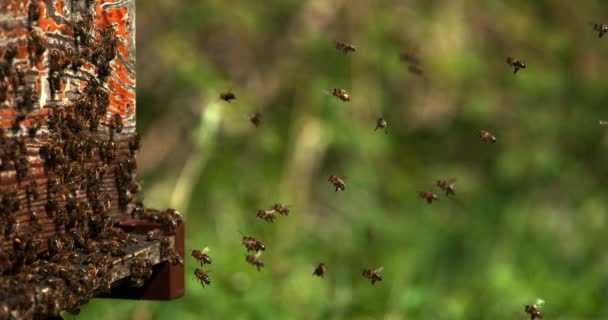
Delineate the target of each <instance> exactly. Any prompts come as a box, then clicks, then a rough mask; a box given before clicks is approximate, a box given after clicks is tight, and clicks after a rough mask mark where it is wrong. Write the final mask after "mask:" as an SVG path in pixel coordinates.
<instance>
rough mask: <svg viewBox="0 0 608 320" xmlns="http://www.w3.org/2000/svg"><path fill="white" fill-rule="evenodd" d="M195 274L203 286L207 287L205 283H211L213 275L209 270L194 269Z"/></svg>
mask: <svg viewBox="0 0 608 320" xmlns="http://www.w3.org/2000/svg"><path fill="white" fill-rule="evenodd" d="M194 276H195V277H196V278H197V279H198V280H199V281H200V282H201V285H202V286H203V287H205V284H207V285H210V284H211V277H210V276H209V274H208V273H207V272H205V271H203V270H201V269H194Z"/></svg>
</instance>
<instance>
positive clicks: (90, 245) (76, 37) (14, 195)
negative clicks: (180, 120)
mask: <svg viewBox="0 0 608 320" xmlns="http://www.w3.org/2000/svg"><path fill="white" fill-rule="evenodd" d="M80 2H83V3H82V4H80ZM71 3H72V6H71V8H72V15H73V16H77V17H79V18H76V19H75V21H68V20H64V22H63V25H62V27H63V29H62V30H63V31H64V32H65V33H67V34H68V35H72V36H73V37H72V39H73V42H69V41H65V40H64V41H61V40H58V39H57V38H55V37H45V36H44V32H43V30H42V29H41V28H40V27H39V26H38V22H39V20H40V15H41V14H40V12H41V10H40V7H39V5H38V1H30V3H29V5H28V7H27V8H28V10H27V12H28V20H27V30H28V38H27V49H28V50H27V52H28V55H29V66H27V62H25V63H23V61H18V58H19V54H18V53H19V47H18V46H17V45H14V44H13V45H9V46H8V47H5V48H3V49H2V51H1V52H0V104H2V108H10V109H12V110H13V111H14V112H15V114H16V117H15V118H14V119H15V120H14V123H13V124H12V126H11V133H12V135H8V134H7V132H5V131H4V130H0V172H1V173H2V180H3V184H2V186H0V226H2V230H0V235H1V236H2V240H3V241H5V243H8V244H10V245H12V246H11V248H10V250H4V248H3V249H2V250H0V319H6V318H9V317H15V315H16V314H17V315H19V317H23V318H31V317H35V316H37V315H39V314H48V315H57V314H59V312H61V311H62V310H68V311H70V312H77V311H78V308H79V306H80V305H82V304H84V303H86V302H87V301H88V300H89V299H91V298H92V297H93V296H94V295H96V294H99V293H104V292H109V291H110V289H111V285H112V281H113V279H112V273H113V270H114V266H113V265H112V260H113V259H112V258H121V257H125V255H126V254H127V251H128V250H129V248H131V247H133V246H137V244H138V243H140V242H141V241H146V240H148V241H154V240H159V239H160V240H161V254H162V256H163V257H162V258H163V259H168V260H170V261H171V262H173V263H175V264H180V263H181V264H183V259H182V258H181V257H180V256H179V255H178V254H177V252H175V250H174V249H173V248H172V247H171V244H170V241H169V237H170V236H171V235H174V234H175V231H176V229H177V225H179V224H180V223H181V222H182V218H181V214H180V213H179V212H177V211H175V210H173V209H168V210H165V211H154V210H144V208H143V205H141V204H140V205H135V206H134V203H135V201H136V195H137V193H138V192H139V191H140V189H141V187H140V186H139V184H138V183H137V182H136V181H135V170H136V168H137V162H136V159H135V153H136V152H137V150H138V149H139V147H140V139H139V136H138V135H137V134H133V135H124V134H123V135H121V136H119V135H118V134H120V133H121V132H122V131H123V119H122V117H121V116H120V114H114V115H112V116H111V117H109V116H108V114H109V112H110V110H109V106H110V93H109V92H108V89H106V83H107V81H108V77H109V76H110V75H111V72H112V65H111V63H112V61H114V59H115V58H116V57H117V45H118V44H117V36H116V33H115V31H114V28H113V27H112V26H107V27H105V28H98V27H96V26H94V24H93V21H94V16H93V14H92V13H93V10H92V8H91V7H90V5H91V4H92V3H94V1H89V0H74V1H71ZM83 8H84V10H83ZM62 21H63V20H62ZM66 38H67V37H66ZM45 54H46V56H45ZM44 57H46V58H47V59H44ZM45 61H46V62H47V63H48V77H47V80H48V88H49V92H50V95H49V96H48V98H47V100H46V101H45V105H44V106H43V107H42V108H36V106H37V104H38V102H39V98H40V97H39V95H38V93H37V91H36V88H35V85H34V84H33V83H32V81H30V80H31V79H32V77H31V73H38V70H40V69H43V68H44V66H43V63H45ZM25 67H27V68H28V71H27V72H24V71H23V70H24V69H25ZM83 68H86V70H83ZM70 79H81V80H82V81H83V82H84V83H85V85H84V87H83V89H82V91H79V90H78V89H74V91H70V92H69V94H68V92H67V91H65V90H66V87H67V84H68V81H70ZM69 96H75V97H76V98H69ZM66 97H68V98H69V101H68V103H65V102H64V100H65V98H66ZM108 118H109V119H108ZM106 132H107V134H106ZM28 157H30V158H36V159H40V161H36V160H34V161H33V162H32V161H28ZM37 163H41V165H38V164H37ZM41 170H43V171H41ZM7 177H8V178H7ZM11 177H14V178H11ZM112 186H115V187H116V188H115V189H114V190H115V191H109V190H112V189H113V188H112ZM19 190H23V193H21V192H20V191H19ZM113 192H114V193H117V194H114V193H113ZM130 208H133V210H132V215H133V216H134V217H136V218H140V219H146V220H150V221H152V222H157V223H159V224H160V225H162V226H163V227H162V229H163V230H156V231H154V232H155V233H150V234H148V235H147V236H146V237H136V236H134V235H132V234H129V233H126V232H124V231H123V230H122V229H121V228H119V227H116V226H115V225H114V220H113V217H112V213H113V212H116V211H119V212H122V213H128V212H129V209H130ZM22 212H26V213H27V214H26V216H27V217H26V219H25V221H24V220H23V219H17V216H18V215H20V214H21V213H22ZM49 227H50V228H51V229H50V230H49ZM49 233H52V235H50V236H48V235H46V234H49ZM45 235H46V236H45ZM45 248H46V250H45ZM129 269H130V274H131V275H130V277H129V280H130V282H131V284H132V285H134V286H142V285H143V282H144V280H145V279H147V278H149V277H150V276H151V274H152V263H151V262H150V261H149V260H147V259H140V258H134V259H132V260H131V262H130V267H129ZM114 280H115V279H114Z"/></svg>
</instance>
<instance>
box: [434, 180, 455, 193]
mask: <svg viewBox="0 0 608 320" xmlns="http://www.w3.org/2000/svg"><path fill="white" fill-rule="evenodd" d="M454 181H455V180H454V179H450V180H437V186H438V187H439V189H441V190H443V191H445V195H446V196H450V195H453V196H455V195H456V185H455V184H454Z"/></svg>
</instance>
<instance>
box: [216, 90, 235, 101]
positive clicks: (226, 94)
mask: <svg viewBox="0 0 608 320" xmlns="http://www.w3.org/2000/svg"><path fill="white" fill-rule="evenodd" d="M220 99H222V100H224V101H226V102H230V100H234V99H236V95H235V94H234V93H232V91H230V90H228V91H223V92H220Z"/></svg>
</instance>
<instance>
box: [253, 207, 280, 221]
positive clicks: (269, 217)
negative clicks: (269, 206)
mask: <svg viewBox="0 0 608 320" xmlns="http://www.w3.org/2000/svg"><path fill="white" fill-rule="evenodd" d="M256 216H257V217H258V218H260V219H262V220H265V221H266V222H274V219H275V218H276V217H277V214H276V212H275V211H274V210H264V209H260V210H258V211H257V213H256Z"/></svg>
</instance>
